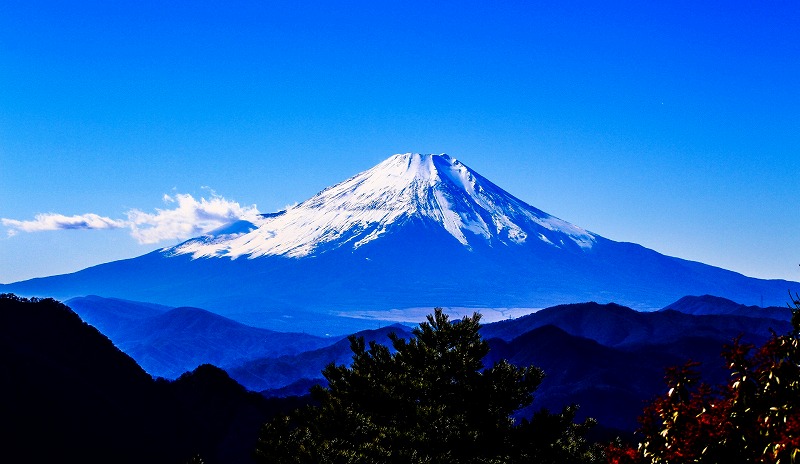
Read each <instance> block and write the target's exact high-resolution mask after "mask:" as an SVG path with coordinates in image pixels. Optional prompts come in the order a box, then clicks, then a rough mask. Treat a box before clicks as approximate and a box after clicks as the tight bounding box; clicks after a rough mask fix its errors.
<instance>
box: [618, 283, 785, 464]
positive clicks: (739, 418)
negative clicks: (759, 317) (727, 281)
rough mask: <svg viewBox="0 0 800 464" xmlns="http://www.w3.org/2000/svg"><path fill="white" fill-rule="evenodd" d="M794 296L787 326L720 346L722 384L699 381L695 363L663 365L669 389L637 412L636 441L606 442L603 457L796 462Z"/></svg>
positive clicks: (631, 461)
mask: <svg viewBox="0 0 800 464" xmlns="http://www.w3.org/2000/svg"><path fill="white" fill-rule="evenodd" d="M792 302H793V304H794V307H793V308H792V309H793V317H792V326H793V329H792V331H791V332H790V333H788V334H785V335H777V334H775V333H773V334H772V336H771V338H770V339H769V340H768V341H767V342H766V343H765V344H764V345H763V346H761V347H759V348H758V349H755V348H754V347H753V346H752V345H747V344H743V343H741V341H740V340H734V341H733V343H732V344H731V345H729V346H726V347H725V348H724V351H723V356H724V358H725V360H726V362H727V365H728V369H729V370H730V372H731V378H730V381H729V382H728V384H727V385H722V386H717V387H711V386H709V385H706V384H703V383H701V382H700V381H699V374H698V372H697V370H696V368H697V363H692V362H688V363H687V364H686V365H684V366H682V367H679V368H672V369H669V370H668V371H667V374H666V376H665V378H666V382H667V386H668V388H669V390H668V392H667V393H666V394H665V395H664V396H661V397H659V398H657V399H655V400H654V401H653V402H652V403H651V404H650V405H648V406H647V407H646V408H645V410H644V413H643V415H642V417H641V418H640V422H641V426H640V429H639V430H638V432H637V433H638V435H639V436H640V442H639V445H638V447H632V446H625V445H611V446H609V447H607V449H606V455H607V458H608V462H609V463H613V464H643V463H670V464H679V463H689V462H692V463H720V462H739V463H766V464H778V463H794V462H800V298H798V297H797V295H795V297H794V298H792Z"/></svg>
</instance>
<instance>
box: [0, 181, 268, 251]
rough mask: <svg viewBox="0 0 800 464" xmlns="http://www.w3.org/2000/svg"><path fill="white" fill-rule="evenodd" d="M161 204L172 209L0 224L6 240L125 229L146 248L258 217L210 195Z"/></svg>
mask: <svg viewBox="0 0 800 464" xmlns="http://www.w3.org/2000/svg"><path fill="white" fill-rule="evenodd" d="M163 200H164V203H166V204H168V205H175V206H174V208H172V209H158V208H157V209H156V210H155V211H156V212H155V213H145V212H143V211H140V210H138V209H132V210H130V211H128V212H127V213H126V214H127V217H128V218H127V220H123V219H112V218H108V217H103V216H99V215H97V214H94V213H87V214H81V215H75V216H65V215H63V214H55V213H48V214H37V215H36V216H35V218H34V219H33V220H31V221H19V220H16V219H6V218H2V219H0V222H1V223H2V224H3V225H4V226H5V227H7V228H8V235H9V236H13V235H16V234H17V233H19V232H41V231H47V230H68V229H84V230H86V229H121V228H125V227H127V228H130V230H131V236H132V237H133V238H134V239H136V240H137V241H138V242H139V243H142V244H149V243H158V242H161V241H166V240H176V239H187V238H191V237H194V236H197V235H202V234H204V233H206V232H209V231H211V230H213V229H216V228H218V227H221V226H223V225H225V224H228V223H230V222H233V221H236V220H239V219H253V218H254V217H255V216H257V215H258V214H259V212H258V209H257V208H256V206H255V205H252V206H241V205H240V204H239V203H237V202H235V201H230V200H226V199H225V198H223V197H221V196H219V195H217V194H216V193H214V192H213V191H212V192H211V198H210V199H205V198H200V199H195V198H194V197H192V196H191V195H189V194H180V193H179V194H176V195H174V196H170V195H164V197H163Z"/></svg>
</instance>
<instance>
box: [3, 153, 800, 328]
mask: <svg viewBox="0 0 800 464" xmlns="http://www.w3.org/2000/svg"><path fill="white" fill-rule="evenodd" d="M270 253H271V254H270ZM0 289H2V290H3V291H9V292H14V293H16V294H19V295H26V296H37V295H46V296H53V297H56V298H59V299H62V300H66V299H69V298H72V297H76V296H84V295H88V294H96V295H100V296H103V297H115V298H122V299H128V300H135V301H149V302H153V303H159V304H164V305H168V306H173V307H179V306H192V307H199V308H204V309H207V310H210V311H213V312H215V313H217V314H220V315H223V316H226V317H229V318H232V319H235V320H237V321H239V322H243V323H246V324H248V325H252V326H256V327H262V328H268V329H271V330H276V331H281V332H301V331H308V332H309V333H313V334H316V335H324V336H330V335H343V334H348V333H352V332H356V331H359V330H364V329H370V328H376V327H380V326H385V325H389V324H391V323H394V322H404V323H415V322H419V320H420V319H419V317H420V316H419V314H418V312H414V311H411V310H412V309H414V308H432V307H437V306H441V307H445V308H448V307H450V308H458V307H460V308H467V309H469V308H474V309H476V310H482V311H486V312H488V311H494V310H495V309H497V311H496V312H497V314H500V313H502V312H503V310H504V309H508V308H512V309H513V308H532V309H536V308H545V307H550V306H556V305H559V304H565V303H575V302H580V301H596V302H599V303H608V302H616V303H618V304H621V305H625V306H628V307H632V308H634V309H637V310H646V311H652V310H658V309H661V308H663V307H664V306H665V305H667V304H670V303H672V302H675V301H676V300H677V299H679V298H681V297H683V296H685V295H702V294H713V295H718V296H721V297H724V298H728V299H731V300H735V301H739V302H742V303H749V304H754V303H756V302H759V301H762V300H763V302H764V303H765V304H767V305H782V304H784V303H785V301H786V295H787V291H789V292H800V283H798V282H789V281H785V280H764V279H755V278H750V277H747V276H744V275H742V274H739V273H736V272H733V271H729V270H725V269H721V268H716V267H713V266H709V265H706V264H703V263H698V262H693V261H688V260H684V259H680V258H676V257H670V256H665V255H662V254H660V253H658V252H656V251H654V250H650V249H647V248H645V247H643V246H641V245H637V244H633V243H625V242H615V241H613V240H610V239H607V238H604V237H602V236H601V235H599V234H596V233H594V232H588V231H586V230H585V229H582V228H580V227H577V226H573V225H572V224H569V223H568V222H566V221H563V220H561V219H558V218H556V217H555V216H552V215H550V214H548V213H545V212H543V211H541V210H538V209H536V208H535V207H533V206H530V205H528V204H527V203H525V202H523V201H522V200H519V199H517V198H516V197H514V196H513V195H511V194H510V193H508V192H505V191H504V190H502V189H501V188H500V187H498V186H497V185H495V184H493V183H491V182H490V181H488V180H486V179H485V178H483V177H482V176H481V175H480V174H478V173H477V172H475V171H473V170H472V169H471V168H468V167H467V166H465V165H463V164H462V163H460V162H459V161H457V160H455V159H454V158H451V157H449V156H447V155H415V154H406V155H395V156H393V157H390V158H389V159H387V160H386V161H384V162H383V163H380V164H378V165H377V166H375V167H373V168H371V169H368V170H367V171H364V172H362V173H360V174H357V175H355V176H353V177H351V178H349V179H347V180H345V181H344V182H340V183H338V184H336V185H333V186H331V187H329V188H327V189H325V190H323V191H322V192H320V193H318V194H317V195H315V196H313V197H312V198H310V199H308V200H306V201H305V202H302V203H300V204H298V205H297V206H296V207H292V208H288V209H287V210H286V211H284V212H281V213H276V214H272V215H269V214H268V215H261V216H257V217H252V218H246V219H243V220H241V221H236V222H234V223H232V224H230V225H228V226H226V227H223V228H220V229H218V230H217V232H215V233H214V234H208V235H205V236H202V237H196V238H194V239H190V240H187V241H186V242H184V243H182V244H179V245H177V246H176V247H173V248H163V249H160V250H155V251H153V252H151V253H148V254H146V255H142V256H140V257H137V258H131V259H128V260H121V261H114V262H111V263H106V264H102V265H98V266H94V267H91V268H87V269H84V270H82V271H78V272H76V273H72V274H66V275H61V276H52V277H45V278H37V279H31V280H28V281H23V282H17V283H13V284H9V285H5V286H0Z"/></svg>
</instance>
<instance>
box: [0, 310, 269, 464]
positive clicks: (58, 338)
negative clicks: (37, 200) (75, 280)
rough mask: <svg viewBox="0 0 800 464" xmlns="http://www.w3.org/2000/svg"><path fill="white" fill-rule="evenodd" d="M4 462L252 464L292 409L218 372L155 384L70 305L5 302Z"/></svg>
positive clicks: (0, 453)
mask: <svg viewBox="0 0 800 464" xmlns="http://www.w3.org/2000/svg"><path fill="white" fill-rule="evenodd" d="M0 363H2V365H3V367H4V372H3V375H2V376H0V417H2V418H3V420H2V421H0V422H1V423H2V425H0V436H2V437H3V440H2V441H3V446H2V448H1V449H0V461H2V462H29V463H50V462H80V463H101V462H102V463H111V462H113V463H134V462H135V463H142V462H147V463H183V462H187V461H188V460H189V459H190V458H191V457H192V456H194V455H196V454H198V453H199V454H200V455H201V456H202V457H203V459H204V461H205V462H206V463H228V462H230V463H241V462H248V460H249V459H250V452H251V451H252V449H253V447H254V444H255V439H256V434H257V433H258V427H259V425H260V424H262V423H263V422H264V421H266V420H267V419H268V418H269V417H271V415H272V414H273V412H274V411H275V410H277V409H280V408H281V407H283V405H282V404H280V403H278V402H275V401H273V402H272V403H270V402H269V401H267V400H265V399H264V398H263V397H261V396H260V395H257V394H254V393H249V392H247V391H245V390H244V388H242V387H241V386H240V385H238V384H237V383H236V382H234V381H233V380H231V379H230V378H229V377H228V375H227V374H226V373H225V372H224V371H221V370H219V369H217V368H214V367H212V366H201V367H200V368H198V369H197V370H195V371H194V372H192V373H187V374H185V375H184V376H182V377H181V378H180V379H178V380H177V381H175V382H166V381H158V382H157V381H154V380H153V379H152V378H151V377H150V375H148V374H147V373H146V372H145V371H144V370H142V369H141V368H140V367H139V366H138V365H137V364H136V363H135V362H134V361H133V359H131V358H130V357H128V356H127V355H125V354H124V353H122V352H121V351H120V350H118V349H117V348H116V347H114V345H113V344H112V343H111V342H110V341H109V340H108V339H107V338H106V337H105V336H104V335H102V334H101V333H100V332H98V331H97V330H96V329H95V328H93V327H91V326H89V325H87V324H86V323H84V322H83V321H81V319H80V318H79V317H78V316H77V315H76V314H75V313H73V312H72V311H71V310H70V309H69V308H68V307H66V306H64V305H63V304H61V303H59V302H56V301H54V300H51V299H44V300H25V299H20V298H17V297H14V296H13V295H2V296H0Z"/></svg>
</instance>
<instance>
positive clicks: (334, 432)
mask: <svg viewBox="0 0 800 464" xmlns="http://www.w3.org/2000/svg"><path fill="white" fill-rule="evenodd" d="M479 321H480V315H479V314H474V315H473V316H472V317H465V318H463V319H461V320H458V321H454V322H451V321H450V320H449V318H448V316H447V315H446V314H444V313H443V312H442V310H441V308H436V309H435V310H434V314H432V315H429V316H428V318H427V322H424V323H422V324H420V325H419V327H417V328H415V329H414V330H413V337H412V338H411V339H410V340H405V339H402V338H399V337H397V336H395V335H391V336H390V339H391V342H392V349H390V348H389V347H386V346H384V345H381V344H378V343H375V342H371V343H369V345H368V346H367V344H366V343H365V342H364V340H363V338H355V337H351V338H350V343H351V349H352V351H353V362H352V364H351V365H350V366H349V367H347V366H337V365H334V364H331V365H329V366H327V367H326V368H325V369H324V370H323V375H324V376H325V378H326V379H327V380H328V387H327V388H322V387H315V388H314V389H312V395H313V397H314V399H315V400H316V402H317V403H318V405H316V406H309V407H307V408H305V409H302V410H298V411H296V412H295V413H293V414H291V415H289V416H284V417H280V418H278V419H276V420H273V421H272V422H270V423H268V424H267V425H266V426H265V427H264V429H263V431H262V433H261V437H260V440H259V444H258V448H257V451H256V455H257V457H258V458H259V460H260V461H261V462H265V463H382V462H397V463H516V462H539V463H546V462H553V463H556V462H558V463H569V462H588V461H591V460H592V459H594V458H596V457H597V455H596V454H593V453H594V450H593V449H592V448H591V447H590V446H589V445H587V444H586V442H585V440H584V438H583V436H584V434H585V432H586V430H587V428H588V427H589V425H590V424H591V422H587V423H586V424H582V425H576V424H574V423H573V419H574V411H575V409H574V408H567V409H565V411H564V412H562V413H561V414H550V413H549V412H547V411H545V410H542V411H541V412H539V413H537V414H536V415H534V417H533V418H531V420H523V421H521V422H520V423H517V422H515V421H514V419H513V418H512V414H513V413H514V412H515V411H517V410H519V409H520V408H522V407H525V406H528V405H530V404H531V402H532V401H533V392H534V391H535V390H536V388H537V387H538V386H539V384H540V383H541V381H542V378H543V376H544V374H543V373H542V371H541V370H540V369H538V368H536V367H533V366H530V367H516V366H512V365H511V364H509V363H508V362H506V361H500V362H498V363H496V364H495V365H493V366H492V367H490V368H486V369H484V366H483V363H482V359H483V358H484V356H486V354H487V353H488V350H489V346H488V344H487V342H486V341H485V340H483V339H482V338H481V336H480V334H479V333H478V329H479V327H480V324H479Z"/></svg>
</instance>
